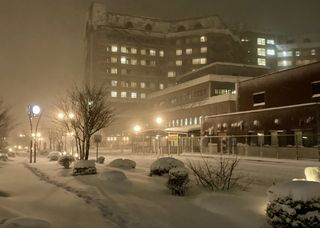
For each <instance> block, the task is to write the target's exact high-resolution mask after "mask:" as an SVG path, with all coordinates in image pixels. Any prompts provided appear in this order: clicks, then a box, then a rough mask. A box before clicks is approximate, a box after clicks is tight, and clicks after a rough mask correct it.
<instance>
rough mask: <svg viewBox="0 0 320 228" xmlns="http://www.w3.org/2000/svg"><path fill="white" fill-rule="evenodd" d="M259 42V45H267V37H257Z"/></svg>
mask: <svg viewBox="0 0 320 228" xmlns="http://www.w3.org/2000/svg"><path fill="white" fill-rule="evenodd" d="M257 44H258V45H266V39H265V38H257Z"/></svg>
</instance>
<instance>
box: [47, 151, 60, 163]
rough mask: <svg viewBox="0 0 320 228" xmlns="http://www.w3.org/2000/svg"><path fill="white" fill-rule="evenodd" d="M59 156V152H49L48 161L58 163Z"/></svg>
mask: <svg viewBox="0 0 320 228" xmlns="http://www.w3.org/2000/svg"><path fill="white" fill-rule="evenodd" d="M60 156H61V152H59V151H51V152H50V153H49V155H48V159H49V161H58V160H59V158H60Z"/></svg>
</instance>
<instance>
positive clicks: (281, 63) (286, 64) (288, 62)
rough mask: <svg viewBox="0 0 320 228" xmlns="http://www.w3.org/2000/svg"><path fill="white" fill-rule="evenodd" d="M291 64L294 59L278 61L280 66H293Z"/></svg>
mask: <svg viewBox="0 0 320 228" xmlns="http://www.w3.org/2000/svg"><path fill="white" fill-rule="evenodd" d="M291 65H292V61H291V60H281V61H278V66H281V67H286V66H291Z"/></svg>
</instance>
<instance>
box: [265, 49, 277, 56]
mask: <svg viewBox="0 0 320 228" xmlns="http://www.w3.org/2000/svg"><path fill="white" fill-rule="evenodd" d="M275 54H276V51H275V50H274V49H267V55H275Z"/></svg>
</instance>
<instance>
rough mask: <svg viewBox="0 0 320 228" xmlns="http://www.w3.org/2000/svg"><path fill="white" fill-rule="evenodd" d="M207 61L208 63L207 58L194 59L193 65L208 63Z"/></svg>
mask: <svg viewBox="0 0 320 228" xmlns="http://www.w3.org/2000/svg"><path fill="white" fill-rule="evenodd" d="M206 63H207V58H197V59H192V64H193V65H197V64H206Z"/></svg>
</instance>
